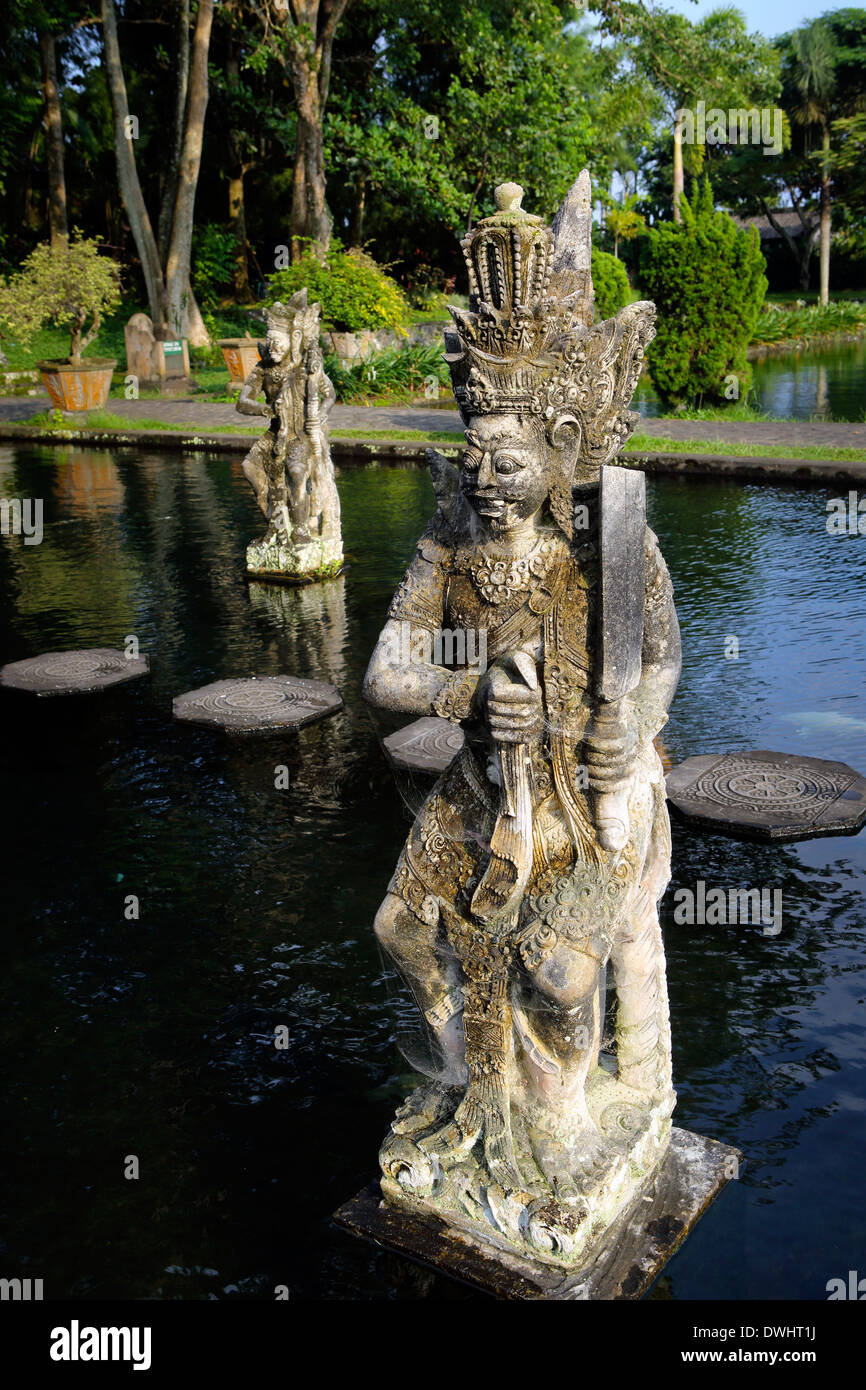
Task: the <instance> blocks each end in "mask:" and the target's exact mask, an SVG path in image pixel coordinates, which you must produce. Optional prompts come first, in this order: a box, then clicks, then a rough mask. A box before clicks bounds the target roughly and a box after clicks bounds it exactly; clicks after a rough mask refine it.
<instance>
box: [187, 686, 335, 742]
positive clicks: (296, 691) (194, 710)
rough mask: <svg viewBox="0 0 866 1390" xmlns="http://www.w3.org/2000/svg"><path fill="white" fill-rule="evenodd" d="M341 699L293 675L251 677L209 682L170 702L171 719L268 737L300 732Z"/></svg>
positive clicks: (332, 711) (328, 689)
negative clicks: (299, 730)
mask: <svg viewBox="0 0 866 1390" xmlns="http://www.w3.org/2000/svg"><path fill="white" fill-rule="evenodd" d="M342 708H343V701H342V697H341V695H340V692H339V690H338V689H337V687H336V686H335V685H327V684H326V683H325V682H324V681H307V680H301V679H300V678H299V677H298V676H251V677H250V678H249V679H247V680H227V681H214V682H213V684H212V685H203V686H201V688H200V689H199V690H188V691H187V692H186V694H185V695H178V696H177V697H176V699H174V700H173V701H172V713H173V714H174V717H175V719H184V720H188V721H189V722H190V723H191V724H211V725H213V724H216V725H217V726H218V727H219V728H222V729H225V730H226V731H227V733H230V734H269V733H279V731H280V730H281V729H300V728H301V727H302V725H304V724H312V723H313V721H314V720H316V719H323V718H324V716H325V715H326V714H335V713H336V711H337V710H338V709H342Z"/></svg>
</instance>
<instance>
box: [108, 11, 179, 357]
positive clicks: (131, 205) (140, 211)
mask: <svg viewBox="0 0 866 1390" xmlns="http://www.w3.org/2000/svg"><path fill="white" fill-rule="evenodd" d="M102 34H103V56H104V61H105V71H106V77H107V80H108V91H109V96H110V98H111V109H112V114H113V116H114V153H115V156H116V159H117V179H118V183H119V184H120V196H121V198H122V199H123V206H124V207H125V208H126V215H127V217H128V219H129V226H130V230H131V231H132V235H133V239H134V241H135V245H136V249H137V251H138V258H139V260H140V261H141V270H142V274H143V275H144V283H145V285H146V287H147V299H148V304H149V306H150V317H151V318H152V319H153V324H154V328H155V329H157V330H158V331H160V332H163V331H164V330H165V327H166V317H167V313H168V304H167V301H166V293H165V280H164V277H163V273H162V266H161V264H160V259H159V251H158V248H157V244H156V238H155V237H154V235H153V227H152V226H151V221H150V216H149V214H148V211H147V207H146V206H145V202H144V195H143V194H142V191H141V184H140V183H139V181H138V170H137V168H136V165H135V153H134V150H133V145H132V140H131V139H130V138H129V136H128V135H127V130H128V124H127V123H128V121H129V102H128V99H127V95H126V81H125V79H124V76H123V64H122V63H121V59H120V45H119V43H118V41H117V15H116V14H115V10H114V0H102Z"/></svg>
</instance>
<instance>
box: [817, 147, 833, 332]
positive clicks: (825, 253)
mask: <svg viewBox="0 0 866 1390" xmlns="http://www.w3.org/2000/svg"><path fill="white" fill-rule="evenodd" d="M821 153H822V158H821V279H820V294H819V300H820V303H821V304H824V305H827V304H829V303H830V230H831V228H830V127H829V126H828V125H825V126H824V138H823V142H822V151H821Z"/></svg>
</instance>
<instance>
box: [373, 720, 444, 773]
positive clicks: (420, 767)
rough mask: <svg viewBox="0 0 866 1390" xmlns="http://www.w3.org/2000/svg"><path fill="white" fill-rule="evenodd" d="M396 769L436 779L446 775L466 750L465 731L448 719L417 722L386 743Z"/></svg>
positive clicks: (398, 732) (388, 738) (386, 740)
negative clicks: (421, 773) (420, 773)
mask: <svg viewBox="0 0 866 1390" xmlns="http://www.w3.org/2000/svg"><path fill="white" fill-rule="evenodd" d="M383 742H384V744H385V751H386V752H387V754H388V757H389V758H390V759H391V762H392V763H393V764H394V766H395V767H405V768H411V769H412V770H413V771H416V772H429V773H432V774H434V775H436V776H438V775H439V773H440V772H444V771H445V769H446V767H447V766H448V764H449V763H450V762H453V761H454V759H455V758H456V757H457V754H458V753H459V752H460V749H461V748H462V747H463V743H464V737H463V730H462V729H461V728H460V726H459V724H452V723H451V722H450V720H448V719H433V718H428V719H416V720H415V722H414V724H407V725H406V727H405V728H404V729H398V730H397V732H396V734H389V735H388V737H387V738H386V739H384V740H383Z"/></svg>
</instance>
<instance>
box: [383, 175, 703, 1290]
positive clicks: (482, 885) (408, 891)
mask: <svg viewBox="0 0 866 1390" xmlns="http://www.w3.org/2000/svg"><path fill="white" fill-rule="evenodd" d="M521 196H522V190H521V189H520V188H518V187H517V186H516V185H514V184H505V185H502V186H500V187H499V188H498V189H497V190H496V198H497V205H498V208H499V211H498V212H497V213H496V214H495V215H494V216H492V217H488V218H486V219H485V220H483V221H481V222H480V223H479V224H478V226H477V227H476V228H475V229H474V231H472V232H471V233H470V234H469V235H468V236H467V237H466V239H465V240H464V242H463V243H462V245H463V249H464V253H465V256H466V262H467V266H468V270H469V283H470V301H469V303H470V308H469V311H468V312H465V311H462V310H459V309H452V310H451V314H452V317H453V319H454V327H453V329H452V330H450V331H449V332H448V333H447V334H446V352H447V358H448V361H449V365H450V369H451V375H452V381H453V385H454V393H455V396H456V399H457V403H458V405H459V407H460V411H461V415H462V417H463V421H464V424H465V437H466V445H465V452H464V454H463V456H462V460H461V462H460V466H459V472H458V470H457V469H456V468H455V467H454V466H453V465H452V464H450V463H449V462H448V461H447V460H446V459H444V458H443V457H442V456H441V455H439V456H434V457H433V459H432V460H431V467H432V470H433V474H434V484H435V487H436V493H437V499H438V503H439V507H438V511H437V513H436V516H435V517H434V520H433V521H432V523H431V525H430V527H429V528H428V530H427V532H426V533H425V534H424V536H423V537H422V538H421V540H420V542H419V544H418V549H417V553H416V555H415V557H414V559H413V560H412V563H411V565H410V567H409V569H408V571H407V573H406V576H405V578H404V579H403V581H402V583H401V585H400V587H399V589H398V590H397V593H396V595H395V597H394V600H393V602H392V605H391V609H390V613H389V618H388V621H387V623H386V625H385V627H384V629H383V631H382V634H381V636H380V639H379V642H378V645H377V647H376V650H375V652H374V654H373V657H372V659H371V662H370V665H369V669H368V671H367V676H366V680H365V696H366V698H367V699H368V700H369V701H370V702H372V703H373V704H376V705H379V706H382V707H384V708H386V709H388V710H395V711H401V712H403V713H406V714H425V715H431V714H435V715H439V716H442V717H445V718H447V719H450V720H454V721H457V722H459V723H460V724H461V725H462V727H463V729H464V731H465V735H466V742H465V746H464V749H463V751H462V752H461V753H459V754H458V755H457V757H456V758H455V759H454V761H453V762H452V763H451V765H450V766H449V768H448V769H447V770H446V772H445V773H444V774H443V775H442V777H441V778H440V780H439V782H438V783H437V785H436V786H435V788H434V789H433V791H432V792H431V793H430V795H429V796H428V798H427V800H426V802H425V804H424V806H423V808H422V809H421V811H420V813H419V815H418V817H417V819H416V821H415V823H414V825H413V827H412V830H411V833H410V835H409V838H408V840H407V842H406V845H405V847H404V849H403V851H402V853H401V855H400V859H399V861H398V864H397V868H396V871H395V873H394V875H393V877H392V879H391V882H390V884H389V886H388V892H387V894H386V896H385V900H384V902H383V903H382V906H381V908H380V910H379V913H378V916H377V918H376V924H375V930H376V935H377V937H378V939H379V941H380V943H381V945H382V947H383V948H384V950H385V951H386V952H387V954H388V956H389V957H390V958H391V960H392V962H393V964H394V965H395V966H396V969H397V971H398V972H399V974H400V975H401V976H402V977H403V979H404V981H405V982H406V984H407V985H408V986H409V988H410V990H411V991H412V993H413V995H414V998H415V1000H416V1002H417V1005H418V1008H419V1010H420V1012H421V1015H422V1018H423V1027H424V1029H425V1031H426V1034H427V1038H428V1043H429V1065H428V1067H427V1068H426V1069H427V1071H428V1073H429V1076H428V1080H427V1081H426V1083H425V1084H422V1085H421V1086H419V1088H418V1089H417V1090H415V1091H414V1092H413V1093H412V1094H411V1095H410V1096H409V1098H408V1100H407V1101H406V1103H405V1104H404V1105H403V1106H402V1107H401V1109H400V1110H399V1111H398V1112H397V1115H396V1118H395V1119H394V1121H393V1124H392V1126H391V1130H390V1133H389V1134H388V1136H387V1138H386V1140H385V1143H384V1145H383V1147H382V1151H381V1155H380V1162H381V1168H382V1179H381V1186H382V1192H383V1195H384V1199H385V1202H386V1204H388V1205H391V1206H395V1207H399V1208H404V1209H407V1210H409V1211H411V1212H415V1213H422V1214H424V1213H430V1214H434V1215H436V1216H438V1217H440V1218H442V1219H444V1220H445V1221H446V1222H447V1223H449V1224H450V1225H451V1226H455V1227H458V1228H461V1229H462V1230H464V1231H465V1232H467V1233H468V1234H469V1235H470V1236H471V1235H474V1236H475V1237H476V1238H480V1239H481V1241H482V1243H483V1244H484V1246H485V1247H487V1248H489V1246H490V1245H491V1243H492V1244H493V1245H497V1246H499V1247H500V1248H502V1249H504V1250H510V1251H517V1252H519V1253H521V1254H522V1255H524V1256H530V1257H531V1258H534V1259H536V1260H541V1261H544V1262H548V1263H553V1264H557V1265H560V1266H563V1267H565V1268H568V1267H569V1266H571V1267H573V1266H574V1265H575V1264H576V1263H577V1262H578V1261H580V1260H581V1259H582V1258H584V1257H585V1256H586V1254H587V1251H588V1250H589V1249H590V1248H591V1247H592V1245H593V1244H594V1243H595V1242H596V1241H597V1240H598V1238H599V1237H600V1235H601V1234H602V1233H603V1232H604V1231H605V1230H606V1229H607V1228H608V1226H609V1225H610V1223H611V1222H612V1221H613V1220H614V1218H615V1217H616V1215H617V1214H618V1213H620V1212H621V1211H622V1210H623V1209H624V1208H625V1206H626V1205H627V1204H629V1203H630V1202H632V1201H634V1200H636V1199H637V1196H638V1194H639V1192H640V1189H641V1187H642V1185H643V1184H645V1183H647V1182H648V1181H649V1179H650V1178H651V1176H652V1175H653V1173H654V1172H655V1171H656V1170H657V1168H658V1166H659V1164H660V1163H661V1162H662V1160H663V1158H664V1155H665V1151H666V1147H667V1144H668V1140H669V1135H670V1125H671V1119H670V1117H671V1111H672V1109H673V1106H674V1092H673V1090H672V1086H671V1049H670V1033H669V1022H668V1001H667V990H666V981H665V962H664V953H663V947H662V940H661V933H660V928H659V920H658V912H657V905H658V901H659V899H660V898H661V895H662V893H663V891H664V889H665V886H666V884H667V882H668V878H669V872H670V833H669V824H668V816H667V810H666V805H665V793H664V781H663V774H662V767H661V763H660V759H659V757H658V754H657V752H656V750H655V747H654V744H653V739H654V737H655V735H656V734H657V733H658V731H659V730H660V729H661V728H662V726H663V725H664V723H665V722H666V719H667V714H666V711H667V707H668V705H669V703H670V700H671V698H672V696H673V693H674V690H675V688H676V684H677V679H678V675H679V669H680V645H679V629H678V625H677V619H676V613H675V610H674V604H673V596H672V589H671V584H670V579H669V577H668V572H667V569H666V567H665V563H664V560H663V559H662V557H661V555H660V553H659V549H658V546H657V543H656V539H655V536H654V535H653V533H652V532H651V531H650V530H648V529H647V528H646V524H645V515H644V507H643V477H642V475H641V474H639V473H638V474H636V473H633V472H631V471H628V470H626V469H624V468H620V467H615V466H609V465H611V461H612V460H614V459H615V458H616V456H617V454H618V453H619V451H620V449H621V447H622V445H623V444H624V442H625V440H626V439H627V438H628V435H629V434H630V433H631V431H632V429H633V428H634V424H635V422H636V420H637V418H638V417H637V416H636V415H634V414H632V413H631V412H630V411H629V410H628V406H629V403H630V401H631V397H632V394H633V392H634V387H635V384H636V382H637V378H638V375H639V372H640V368H641V363H642V360H643V354H644V349H645V347H646V345H647V343H648V342H649V341H650V340H651V338H652V336H653V327H652V323H653V317H654V312H655V311H654V307H653V305H652V304H649V303H637V304H631V305H629V306H628V307H627V308H625V309H623V310H621V311H620V313H619V314H618V315H617V317H616V318H615V319H611V320H607V321H605V322H602V323H593V291H592V282H591V277H590V185H589V177H588V175H587V174H586V173H584V174H582V175H581V177H580V178H579V179H578V181H577V182H576V184H575V185H574V187H573V188H572V190H571V192H570V193H569V195H568V197H567V198H566V200H565V203H564V204H563V206H562V208H561V209H560V211H559V213H558V215H557V217H556V219H555V221H554V223H553V226H552V227H551V228H547V227H545V226H544V224H543V223H542V220H541V219H540V218H539V217H534V216H530V215H529V214H527V213H526V212H524V211H522V209H521V207H520V198H521ZM406 624H409V626H410V629H411V633H412V636H413V640H412V641H411V642H410V645H409V647H408V650H409V651H411V652H412V653H413V654H415V655H416V656H417V658H418V659H413V660H410V661H409V662H408V663H407V662H406V660H405V654H406V651H407V644H406V641H405V636H406V631H405V625H406ZM471 629H475V630H476V632H483V633H484V634H485V635H486V652H487V661H488V664H487V667H486V669H483V670H482V669H481V668H480V666H474V667H468V666H464V667H463V668H462V669H461V668H457V667H455V666H454V665H453V664H452V666H450V667H449V666H443V665H438V664H436V663H435V662H434V661H432V660H425V659H422V658H423V655H424V653H425V652H434V653H435V651H436V644H435V637H436V634H437V633H439V634H440V635H441V633H442V632H443V631H444V632H448V633H451V634H453V633H454V632H455V631H460V630H471ZM418 631H420V632H422V633H424V634H426V647H425V644H424V642H423V641H422V642H418V643H416V642H415V641H414V635H415V634H416V633H417V632H418ZM445 645H446V644H443V643H442V642H441V641H440V643H439V650H440V651H442V650H443V649H444V646H445ZM447 645H448V646H449V648H450V649H451V650H453V649H454V647H455V644H454V643H453V642H452V643H450V644H447ZM456 645H457V649H458V650H459V649H460V648H459V644H456ZM468 646H469V643H468V642H467V643H465V644H464V645H463V650H466V649H467V648H468ZM480 646H481V644H479V643H478V642H476V643H474V644H473V647H472V649H473V650H474V651H478V650H479V648H480ZM608 963H610V965H611V966H612V968H613V976H614V981H615V985H616V997H617V1011H616V1020H615V1040H614V1051H611V1041H610V1039H607V1038H605V998H606V993H605V980H606V967H607V965H608ZM603 1040H604V1044H605V1046H604V1049H603V1048H602V1043H603Z"/></svg>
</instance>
